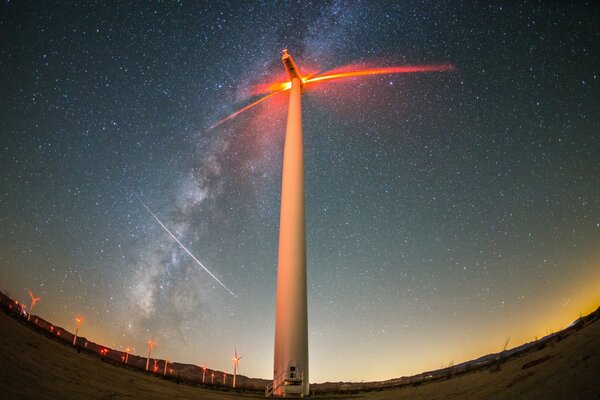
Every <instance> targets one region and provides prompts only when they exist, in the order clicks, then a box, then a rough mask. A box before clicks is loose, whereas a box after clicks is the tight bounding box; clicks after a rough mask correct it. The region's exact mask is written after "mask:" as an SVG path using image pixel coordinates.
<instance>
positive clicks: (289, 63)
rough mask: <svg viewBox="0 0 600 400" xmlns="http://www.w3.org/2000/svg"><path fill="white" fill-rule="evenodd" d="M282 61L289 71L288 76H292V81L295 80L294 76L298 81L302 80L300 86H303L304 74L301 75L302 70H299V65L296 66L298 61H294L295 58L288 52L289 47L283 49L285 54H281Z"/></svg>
mask: <svg viewBox="0 0 600 400" xmlns="http://www.w3.org/2000/svg"><path fill="white" fill-rule="evenodd" d="M281 61H282V62H283V65H284V67H285V70H286V71H287V73H288V76H289V77H290V82H291V81H293V80H294V78H298V81H299V82H300V87H302V84H303V83H304V82H302V76H301V75H300V71H298V67H297V66H296V63H295V62H294V59H293V58H292V56H290V54H289V53H288V52H287V49H283V55H282V56H281Z"/></svg>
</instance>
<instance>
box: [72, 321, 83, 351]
mask: <svg viewBox="0 0 600 400" xmlns="http://www.w3.org/2000/svg"><path fill="white" fill-rule="evenodd" d="M75 323H76V324H77V327H76V328H75V336H73V346H75V343H76V342H77V335H78V334H79V327H80V326H81V324H82V323H83V317H82V316H80V315H78V316H76V317H75Z"/></svg>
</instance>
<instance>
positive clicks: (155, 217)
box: [136, 196, 237, 298]
mask: <svg viewBox="0 0 600 400" xmlns="http://www.w3.org/2000/svg"><path fill="white" fill-rule="evenodd" d="M136 197H137V196H136ZM137 199H138V200H139V202H140V203H142V205H143V206H144V207H145V208H146V210H148V212H149V213H150V215H152V216H153V217H154V219H155V220H156V221H157V222H158V223H159V224H160V226H162V227H163V229H164V230H165V231H167V233H168V234H169V235H171V237H172V238H173V239H174V240H175V241H176V242H177V243H178V244H179V246H181V248H182V249H183V250H185V252H186V253H188V255H189V256H190V257H192V258H193V259H194V261H196V263H197V264H198V265H200V266H201V267H202V268H203V269H204V270H205V271H206V272H208V274H209V275H210V276H212V277H213V279H214V280H215V281H217V282H219V284H220V285H221V286H223V287H224V288H225V290H227V291H228V292H229V293H230V294H231V295H232V296H233V297H235V298H237V296H236V295H235V293H233V292H232V291H231V290H230V289H229V288H228V287H227V286H225V284H224V283H223V282H221V281H220V280H219V278H217V277H216V276H214V275H213V273H212V272H210V271H209V270H208V268H206V267H205V266H204V264H202V262H200V260H198V259H197V258H196V257H195V256H194V255H193V254H192V253H191V252H190V251H189V250H188V249H187V248H186V247H185V246H184V245H183V243H181V242H180V241H179V239H177V238H176V237H175V235H173V234H172V233H171V231H170V230H169V229H168V228H167V227H166V226H165V225H164V224H163V223H162V222H161V221H160V219H158V217H157V216H156V215H155V214H154V213H153V212H152V211H151V210H150V208H148V206H147V205H146V204H145V203H144V202H143V201H142V200H140V198H139V197H138V198H137Z"/></svg>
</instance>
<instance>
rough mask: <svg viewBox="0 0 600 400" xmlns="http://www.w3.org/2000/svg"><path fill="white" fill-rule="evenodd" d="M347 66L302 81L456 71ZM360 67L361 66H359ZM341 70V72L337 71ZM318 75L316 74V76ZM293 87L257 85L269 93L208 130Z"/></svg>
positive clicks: (285, 83) (432, 67) (427, 67)
mask: <svg viewBox="0 0 600 400" xmlns="http://www.w3.org/2000/svg"><path fill="white" fill-rule="evenodd" d="M345 68H348V67H342V68H338V69H336V70H332V71H328V72H325V73H323V74H321V75H316V74H315V73H311V74H308V75H305V76H303V77H302V83H303V84H304V85H308V84H311V83H318V82H324V81H330V80H334V79H344V78H353V77H359V76H373V75H391V74H410V73H421V72H445V71H454V70H455V69H456V67H455V66H454V65H452V64H426V65H405V66H397V67H384V68H363V69H351V70H349V71H343V70H344V69H345ZM357 68H359V67H357ZM336 71H339V72H336ZM315 75H316V76H315ZM291 88H292V82H290V81H289V80H287V81H283V82H276V83H273V84H266V85H259V86H256V87H255V90H254V94H262V93H268V92H270V93H268V94H267V95H266V96H263V97H261V98H260V99H258V100H256V101H254V102H252V103H250V104H248V105H247V106H245V107H242V108H241V109H239V110H238V111H236V112H234V113H232V114H230V115H228V116H227V117H225V118H223V119H221V120H219V121H217V122H215V123H214V124H213V125H211V126H210V127H209V128H208V130H212V129H214V128H216V127H217V126H219V125H222V124H223V123H224V122H227V121H229V120H230V119H233V118H235V117H237V116H238V115H240V114H241V113H243V112H244V111H248V110H249V109H251V108H253V107H254V106H256V105H258V104H260V103H262V102H263V101H265V100H267V99H268V98H270V97H271V96H274V95H276V94H278V93H281V92H285V91H287V90H290V89H291Z"/></svg>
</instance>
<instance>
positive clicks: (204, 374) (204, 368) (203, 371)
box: [202, 363, 207, 383]
mask: <svg viewBox="0 0 600 400" xmlns="http://www.w3.org/2000/svg"><path fill="white" fill-rule="evenodd" d="M206 368H207V365H206V363H204V367H202V383H204V377H205V376H206Z"/></svg>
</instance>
